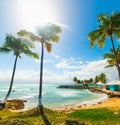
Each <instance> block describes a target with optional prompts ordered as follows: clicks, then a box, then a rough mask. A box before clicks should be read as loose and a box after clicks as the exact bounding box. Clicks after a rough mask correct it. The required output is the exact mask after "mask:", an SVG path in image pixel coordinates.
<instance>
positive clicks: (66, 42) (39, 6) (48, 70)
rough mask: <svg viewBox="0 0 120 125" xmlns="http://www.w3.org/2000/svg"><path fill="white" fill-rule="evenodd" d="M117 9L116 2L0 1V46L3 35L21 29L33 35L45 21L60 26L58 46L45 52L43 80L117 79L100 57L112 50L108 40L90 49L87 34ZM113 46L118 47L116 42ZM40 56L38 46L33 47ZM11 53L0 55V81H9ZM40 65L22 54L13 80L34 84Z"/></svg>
mask: <svg viewBox="0 0 120 125" xmlns="http://www.w3.org/2000/svg"><path fill="white" fill-rule="evenodd" d="M119 8H120V1H119V0H116V1H115V0H104V1H102V0H0V45H2V44H3V42H4V39H5V36H6V33H11V34H13V35H15V34H16V32H18V31H19V30H21V29H26V30H29V31H32V32H35V28H36V27H37V26H39V25H42V24H43V23H45V22H48V21H50V22H55V23H58V24H59V25H60V26H61V27H62V33H61V35H60V41H59V43H56V44H54V45H53V51H52V53H47V52H46V51H45V57H44V81H45V82H60V83H62V82H66V83H67V82H72V78H73V77H74V76H77V77H78V78H80V79H85V78H86V79H87V78H90V77H94V76H95V75H98V74H100V73H101V72H104V73H106V74H107V76H108V79H109V80H112V79H117V78H118V77H117V71H116V69H115V68H112V69H109V70H108V69H104V66H105V65H106V61H105V60H103V58H102V55H103V54H104V53H106V52H108V50H109V49H110V48H111V43H110V41H109V40H107V43H106V46H105V47H104V49H99V48H98V47H97V46H95V47H94V48H93V49H90V46H89V41H88V39H87V35H88V33H89V32H91V31H93V30H95V29H96V28H97V15H98V14H101V13H112V11H118V10H119ZM115 42H116V46H117V45H118V44H119V42H118V40H115ZM35 51H36V52H39V53H40V44H36V50H35ZM13 63H14V56H13V54H12V53H11V54H8V55H6V54H4V55H3V54H0V79H1V81H2V80H9V79H10V77H11V71H12V68H13ZM38 77H39V62H37V61H36V60H34V59H32V58H29V57H26V56H24V55H22V59H19V60H18V65H17V71H16V76H15V79H16V81H26V82H27V81H32V80H34V82H37V80H38Z"/></svg>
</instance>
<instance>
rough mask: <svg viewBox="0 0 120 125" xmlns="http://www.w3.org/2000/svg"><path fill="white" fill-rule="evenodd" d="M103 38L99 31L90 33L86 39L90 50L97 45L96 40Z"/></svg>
mask: <svg viewBox="0 0 120 125" xmlns="http://www.w3.org/2000/svg"><path fill="white" fill-rule="evenodd" d="M100 38H104V37H103V33H102V31H101V30H99V29H98V30H94V31H92V32H91V33H89V34H88V39H89V41H90V48H93V47H94V45H95V44H96V43H97V41H98V40H100Z"/></svg>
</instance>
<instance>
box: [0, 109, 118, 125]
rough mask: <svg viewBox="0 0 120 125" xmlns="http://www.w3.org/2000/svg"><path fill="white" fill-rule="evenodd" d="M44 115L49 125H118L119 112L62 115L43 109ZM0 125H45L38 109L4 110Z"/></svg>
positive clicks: (92, 111) (83, 111)
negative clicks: (82, 124)
mask: <svg viewBox="0 0 120 125" xmlns="http://www.w3.org/2000/svg"><path fill="white" fill-rule="evenodd" d="M44 112H45V115H46V116H47V118H48V120H49V121H50V123H51V125H70V123H72V122H75V123H76V125H79V124H77V123H86V124H87V125H91V124H92V125H106V123H107V124H108V125H119V123H120V110H117V111H112V110H109V109H105V108H101V109H87V110H78V111H74V112H72V113H64V112H57V111H52V110H49V109H44ZM0 125H45V123H44V120H43V119H42V117H41V116H40V115H39V110H38V108H34V109H31V110H28V111H25V112H18V113H17V112H16V113H13V112H10V111H9V110H7V109H4V110H2V111H1V112H0Z"/></svg>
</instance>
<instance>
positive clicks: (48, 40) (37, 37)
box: [18, 23, 61, 115]
mask: <svg viewBox="0 0 120 125" xmlns="http://www.w3.org/2000/svg"><path fill="white" fill-rule="evenodd" d="M60 32H61V28H60V27H59V26H58V25H56V24H53V23H47V24H46V25H44V26H41V27H38V28H37V32H36V34H34V33H32V32H29V31H26V30H21V31H20V32H18V35H19V36H21V37H25V38H28V39H29V40H31V41H33V42H36V41H37V42H40V43H41V60H40V81H39V96H38V106H39V108H40V113H41V115H43V105H42V78H43V57H44V47H45V48H46V50H47V51H48V52H51V50H52V42H58V41H59V38H60V37H59V33H60Z"/></svg>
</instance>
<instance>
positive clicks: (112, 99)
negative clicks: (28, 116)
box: [11, 89, 120, 112]
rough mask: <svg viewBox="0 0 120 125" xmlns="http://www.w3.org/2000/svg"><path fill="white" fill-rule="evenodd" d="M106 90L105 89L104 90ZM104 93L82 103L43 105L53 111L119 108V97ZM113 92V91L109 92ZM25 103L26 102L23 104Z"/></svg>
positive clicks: (95, 91) (96, 91) (20, 110)
mask: <svg viewBox="0 0 120 125" xmlns="http://www.w3.org/2000/svg"><path fill="white" fill-rule="evenodd" d="M88 91H89V92H91V93H93V94H101V93H105V92H103V90H94V91H93V90H92V91H91V90H89V89H88ZM104 91H106V90H104ZM107 92H108V93H109V91H108V90H107ZM108 93H105V95H106V96H104V97H102V98H101V99H95V100H93V101H86V102H82V103H77V104H70V105H65V106H61V107H59V106H58V107H53V108H51V107H49V106H48V107H47V106H45V108H48V109H51V110H54V111H59V112H62V111H64V112H72V111H75V110H83V109H93V108H110V109H120V97H119V96H110V94H108ZM111 93H112V94H113V92H111ZM24 104H25V103H24ZM25 105H26V104H25ZM34 107H36V106H33V107H27V106H25V107H24V109H17V110H11V111H13V112H24V111H26V110H30V109H32V108H34Z"/></svg>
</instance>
